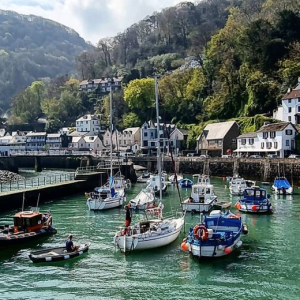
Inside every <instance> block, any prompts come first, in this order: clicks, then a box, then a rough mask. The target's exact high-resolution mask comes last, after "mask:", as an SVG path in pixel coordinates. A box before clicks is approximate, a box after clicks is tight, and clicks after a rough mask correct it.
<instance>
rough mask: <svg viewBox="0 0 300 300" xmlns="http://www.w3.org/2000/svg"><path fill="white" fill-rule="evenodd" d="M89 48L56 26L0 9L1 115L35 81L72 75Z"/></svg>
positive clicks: (58, 25)
mask: <svg viewBox="0 0 300 300" xmlns="http://www.w3.org/2000/svg"><path fill="white" fill-rule="evenodd" d="M92 48H93V47H92V46H90V45H88V44H87V43H86V42H85V41H84V40H83V39H82V38H81V37H80V36H79V35H78V33H76V32H75V31H74V30H73V29H70V28H68V27H65V26H63V25H61V24H59V23H56V22H53V21H51V20H47V19H44V18H41V17H37V16H32V15H30V16H25V15H20V14H18V13H15V12H12V11H4V10H0V108H1V110H0V114H1V113H3V110H5V109H7V108H8V107H9V105H10V100H11V96H13V95H15V94H16V93H17V92H18V91H19V90H21V89H24V88H26V87H27V86H28V85H30V84H31V83H32V82H33V81H34V80H37V79H40V78H43V77H50V78H54V77H56V76H59V75H65V74H71V73H75V67H74V66H75V64H74V62H75V57H76V56H77V55H79V54H80V53H82V52H83V51H84V50H89V49H92Z"/></svg>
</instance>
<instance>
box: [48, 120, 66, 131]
mask: <svg viewBox="0 0 300 300" xmlns="http://www.w3.org/2000/svg"><path fill="white" fill-rule="evenodd" d="M61 127H62V122H61V121H60V120H58V119H50V120H48V122H47V124H46V132H47V133H56V132H58V130H59V129H60V128H61Z"/></svg>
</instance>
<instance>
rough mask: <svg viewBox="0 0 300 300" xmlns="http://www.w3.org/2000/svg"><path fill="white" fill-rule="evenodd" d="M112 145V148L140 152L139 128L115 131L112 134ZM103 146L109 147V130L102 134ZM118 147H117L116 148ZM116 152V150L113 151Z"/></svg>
mask: <svg viewBox="0 0 300 300" xmlns="http://www.w3.org/2000/svg"><path fill="white" fill-rule="evenodd" d="M112 143H113V147H114V148H118V149H119V150H120V149H125V150H131V151H132V152H133V153H136V152H137V151H139V150H140V144H141V128H140V127H132V128H126V129H125V130H123V132H121V131H118V130H115V131H114V132H113V134H112ZM103 144H104V146H105V147H108V146H110V131H109V129H107V130H106V132H105V133H104V134H103ZM117 145H118V147H117ZM115 150H117V149H115Z"/></svg>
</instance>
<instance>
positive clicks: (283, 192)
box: [282, 187, 286, 195]
mask: <svg viewBox="0 0 300 300" xmlns="http://www.w3.org/2000/svg"><path fill="white" fill-rule="evenodd" d="M282 195H286V189H285V188H284V187H282Z"/></svg>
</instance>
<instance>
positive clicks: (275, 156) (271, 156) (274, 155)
mask: <svg viewBox="0 0 300 300" xmlns="http://www.w3.org/2000/svg"><path fill="white" fill-rule="evenodd" d="M267 158H278V155H277V154H268V156H267Z"/></svg>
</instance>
